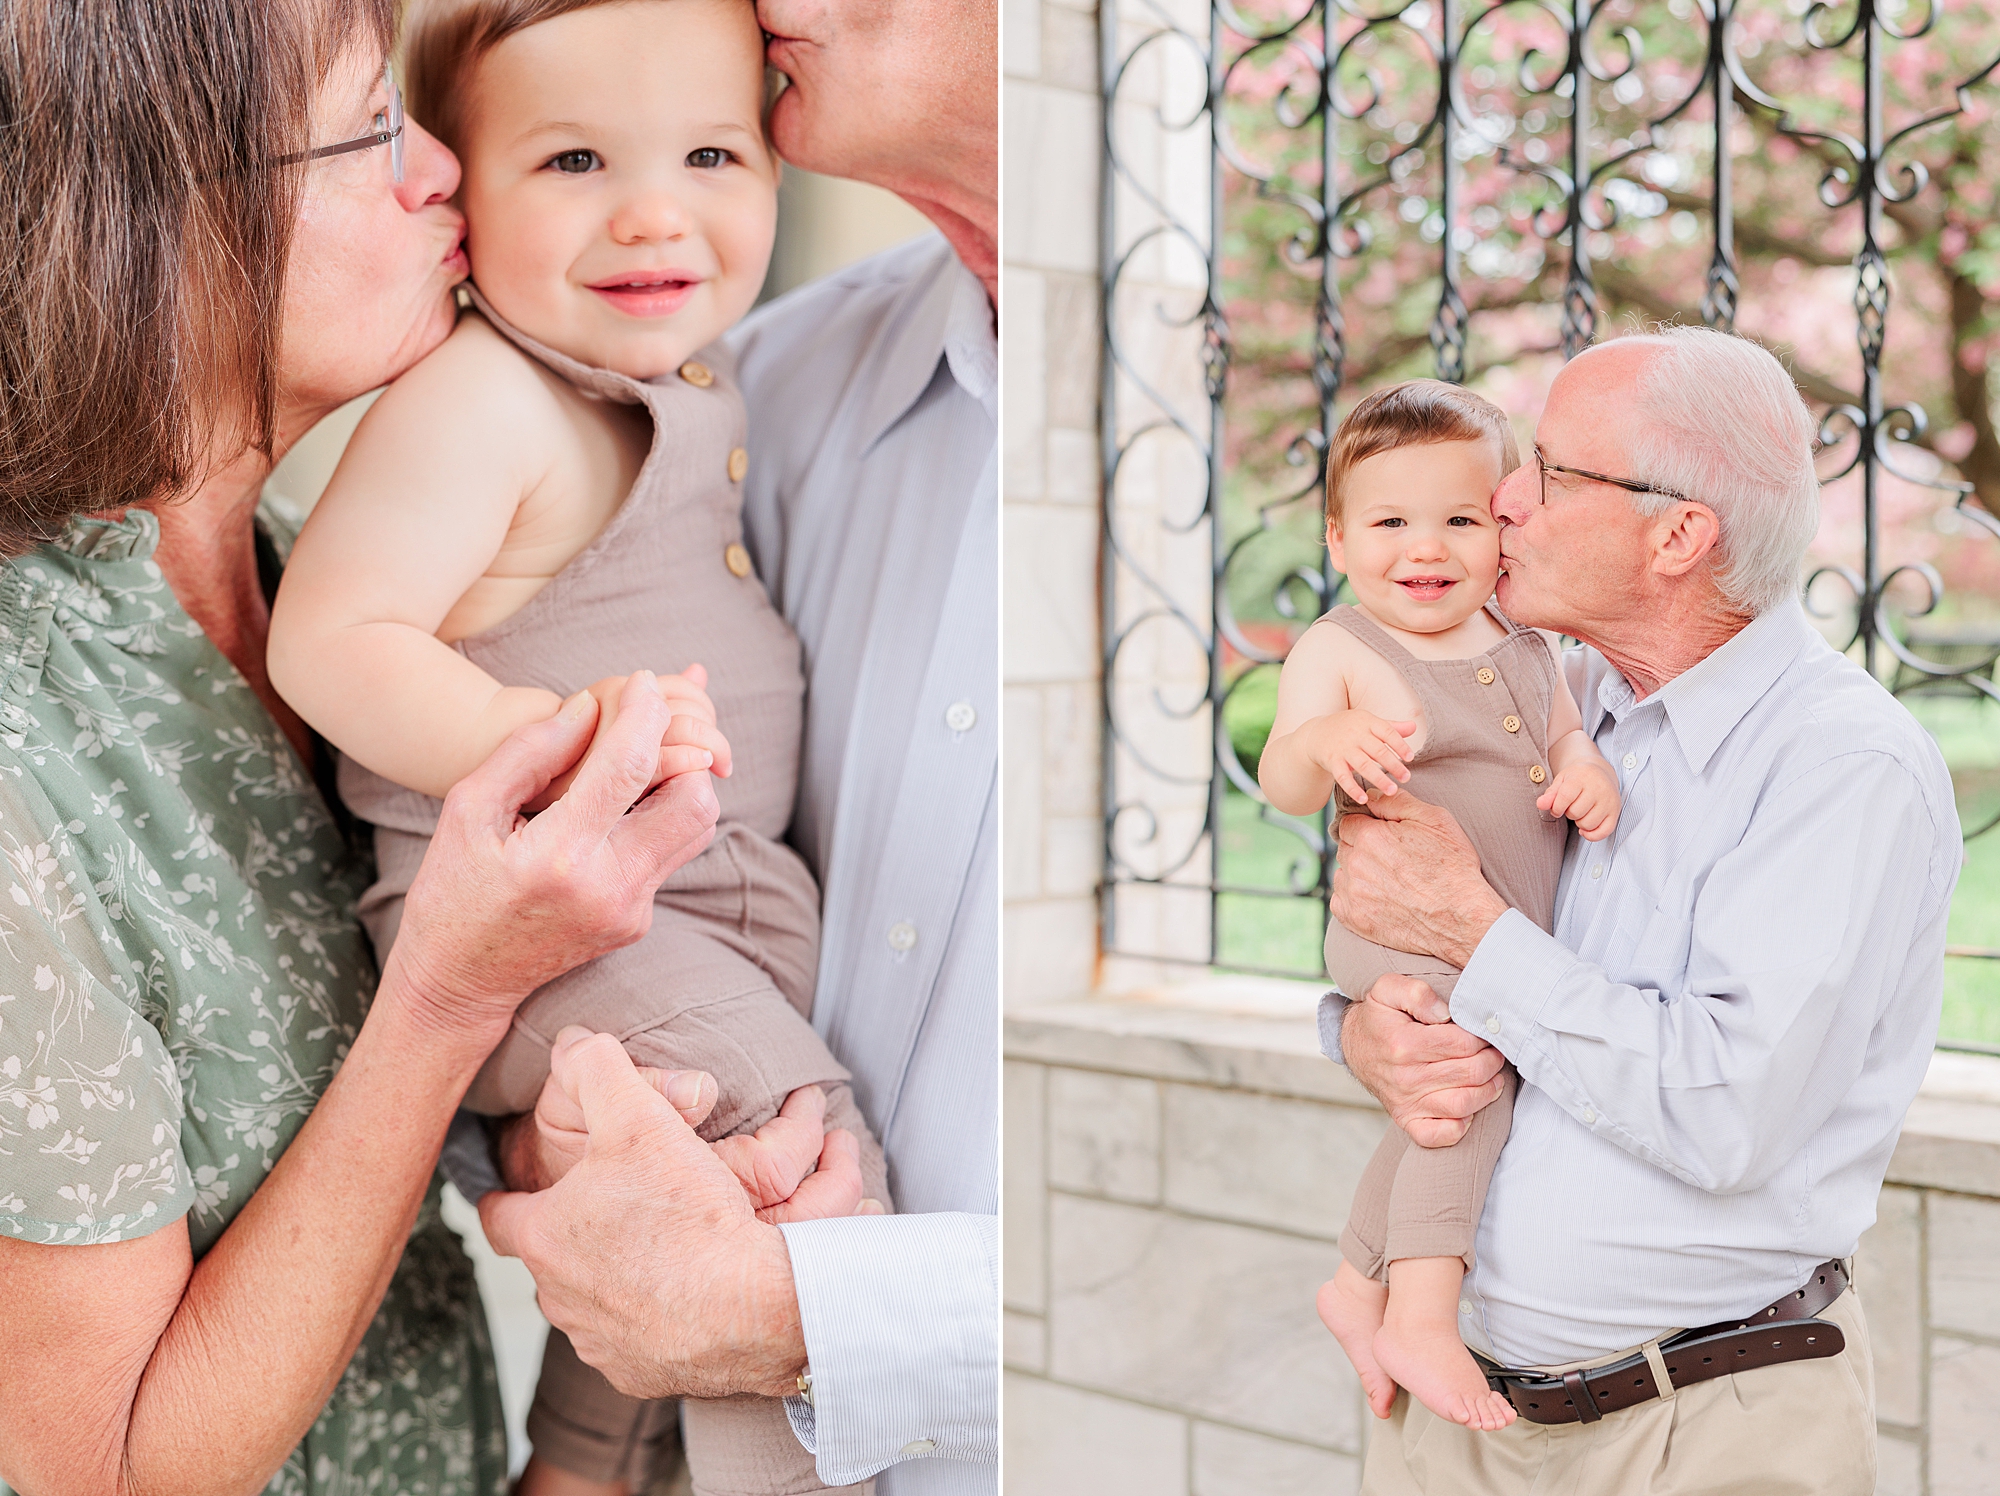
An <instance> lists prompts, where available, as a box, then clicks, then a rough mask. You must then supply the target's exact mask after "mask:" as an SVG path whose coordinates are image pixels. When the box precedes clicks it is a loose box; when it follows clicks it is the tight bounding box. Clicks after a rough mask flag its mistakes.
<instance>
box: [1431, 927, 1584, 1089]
mask: <svg viewBox="0 0 2000 1496" xmlns="http://www.w3.org/2000/svg"><path fill="white" fill-rule="evenodd" d="M1574 965H1576V954H1575V952H1573V951H1571V950H1570V949H1569V947H1567V946H1565V945H1564V944H1562V942H1560V941H1559V940H1557V939H1556V938H1555V937H1554V936H1553V935H1550V934H1548V933H1547V932H1546V931H1544V930H1543V929H1542V927H1541V926H1540V925H1537V924H1536V923H1535V922H1534V921H1533V920H1531V919H1529V918H1528V916H1527V915H1525V914H1523V913H1522V912H1521V911H1520V910H1518V909H1509V910H1508V911H1507V912H1506V913H1505V914H1503V915H1501V916H1500V918H1498V919H1497V920H1495V921H1494V922H1493V925H1492V927H1491V928H1490V929H1488V930H1487V932H1486V935H1485V937H1484V938H1483V939H1482V940H1481V941H1480V942H1479V944H1478V946H1477V947H1476V948H1475V949H1474V950H1473V952H1472V959H1471V960H1470V961H1468V962H1466V963H1465V971H1464V973H1463V974H1462V975H1461V976H1460V977H1459V979H1458V986H1457V988H1456V989H1455V990H1454V991H1453V992H1452V994H1451V1018H1452V1022H1454V1023H1456V1024H1457V1025H1458V1026H1459V1027H1460V1028H1462V1029H1464V1030H1466V1031H1467V1032H1468V1033H1471V1034H1474V1035H1476V1036H1478V1037H1479V1038H1481V1039H1484V1040H1485V1041H1486V1042H1487V1043H1488V1044H1491V1045H1492V1046H1493V1047H1494V1048H1495V1049H1497V1050H1499V1051H1500V1053H1502V1054H1504V1055H1505V1056H1507V1058H1508V1059H1510V1060H1512V1061H1513V1062H1514V1063H1515V1064H1516V1065H1519V1064H1520V1063H1521V1061H1522V1056H1523V1054H1524V1053H1525V1052H1526V1051H1527V1049H1528V1048H1529V1043H1530V1039H1531V1037H1532V1036H1533V1034H1534V1031H1535V1030H1536V1028H1537V1027H1538V1026H1539V1024H1540V1022H1541V1014H1542V1009H1543V1007H1544V1006H1545V1005H1546V1004H1547V1003H1548V1000H1549V994H1550V993H1552V992H1554V991H1555V986H1556V983H1557V982H1559V981H1561V980H1562V978H1563V974H1564V973H1565V972H1567V971H1568V970H1569V969H1570V968H1571V967H1572V966H1574Z"/></svg>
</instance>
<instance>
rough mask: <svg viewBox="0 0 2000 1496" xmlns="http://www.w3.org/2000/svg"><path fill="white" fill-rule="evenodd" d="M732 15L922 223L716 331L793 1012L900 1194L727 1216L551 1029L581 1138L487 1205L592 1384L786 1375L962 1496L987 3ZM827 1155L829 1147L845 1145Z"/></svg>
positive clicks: (991, 610)
mask: <svg viewBox="0 0 2000 1496" xmlns="http://www.w3.org/2000/svg"><path fill="white" fill-rule="evenodd" d="M758 17H759V20H760V21H761V22H762V23H763V26H764V29H765V30H766V32H768V33H769V35H770V42H769V56H770V61H771V64H772V65H773V66H774V67H776V68H777V69H779V70H780V71H781V72H783V73H785V74H786V75H787V76H788V77H789V79H790V80H791V82H790V87H789V88H788V89H787V90H786V91H785V92H784V93H783V94H782V95H781V96H780V98H779V99H778V102H777V104H776V107H775V109H774V111H773V114H772V119H771V132H772V136H773V139H774V142H775V144H776V145H777V148H778V150H779V152H780V153H781V154H782V155H783V156H784V158H785V159H786V160H787V161H789V162H791V163H793V164H794V165H797V166H801V167H804V168H806V169H809V170H814V171H822V172H829V173H834V174H837V175H841V176H847V177H854V178H859V179H861V180H864V181H869V182H873V183H876V184H877V185H880V186H883V187H887V188H889V189H890V190H892V191H894V192H896V193H898V194H899V195H900V196H902V197H903V198H904V199H905V200H907V201H909V202H910V203H912V204H913V205H914V206H916V207H917V208H918V209H919V210H920V211H922V212H923V213H925V214H926V215H927V216H929V217H930V219H931V220H932V221H933V222H934V223H935V224H937V226H938V228H939V229H940V230H941V233H942V237H938V236H931V237H928V238H925V239H921V240H918V241H917V242H915V243H913V244H910V245H906V246H904V247H902V248H900V249H896V250H892V251H890V252H888V253H886V254H883V255H878V256H876V257H875V258H874V259H872V260H869V261H866V262H865V263H863V264H861V265H859V266H856V267H854V268H853V269H851V270H849V271H846V272H843V273H841V274H839V275H836V276H833V277H831V278H829V279H828V280H826V281H822V282H820V283H818V284H817V285H813V286H809V287H806V288H804V289H802V290H800V291H799V292H797V293H795V294H793V295H791V296H788V297H785V298H784V299H782V300H780V301H778V302H776V303H774V304H772V305H771V306H769V307H766V308H764V309H763V310H762V311H760V312H758V313H757V314H755V315H753V316H752V317H751V318H750V319H749V320H748V321H747V322H746V323H745V324H744V325H743V326H742V327H741V328H740V329H739V330H738V331H737V333H735V334H734V335H733V336H732V339H731V342H732V345H733V349H734V351H735V353H736V355H737V359H738V362H739V379H740V381H741V384H742V387H743V391H744V397H745V400H746V403H747V404H748V407H749V411H750V439H749V451H750V454H751V455H750V468H749V475H748V480H747V484H746V502H745V523H746V530H747V539H748V540H749V542H750V545H751V548H752V550H753V552H754V555H755V559H756V563H757V568H758V574H759V575H760V576H761V577H762V578H763V580H764V582H765V584H766V585H767V586H768V587H769V588H770V589H771V592H772V596H773V597H774V599H775V600H776V601H777V603H778V605H779V607H780V608H781V609H782V610H783V612H784V615H785V617H786V619H787V620H788V621H789V622H790V623H791V624H792V626H793V627H794V628H795V629H796V630H797V631H798V633H799V636H800V639H801V641H802V642H803V644H804V648H805V658H806V668H807V672H808V688H807V696H806V735H805V750H804V755H803V769H802V783H801V786H800V794H799V803H798V811H797V817H796V819H795V821H794V824H793V829H792V839H793V841H794V842H795V844H796V845H797V846H798V848H799V850H800V851H801V852H802V853H803V854H804V855H805V857H806V858H807V860H808V861H809V862H810V863H811V864H812V867H813V870H814V872H815V873H816V874H817V875H818V877H819V879H820V883H821V887H822V890H823V897H824V931H825V933H824V937H823V941H822V945H821V948H820V969H819V981H818V992H817V996H816V1000H815V1006H814V1011H813V1022H814V1024H815V1026H816V1027H817V1028H818V1029H819V1031H820V1033H821V1034H822V1035H824V1036H825V1037H826V1039H827V1041H828V1043H829V1045H830V1046H831V1048H832V1049H833V1052H834V1053H835V1054H836V1055H837V1056H839V1057H840V1059H841V1061H842V1063H844V1064H845V1065H846V1066H847V1067H848V1068H849V1069H850V1070H852V1071H853V1073H854V1088H855V1094H856V1097H857V1099H858V1100H859V1101H860V1103H861V1106H862V1108H863V1109H864V1111H865V1112H866V1113H867V1115H868V1117H869V1119H870V1121H871V1122H872V1123H873V1124H874V1127H875V1130H876V1132H877V1133H878V1134H879V1135H880V1137H881V1139H882V1142H883V1145H884V1149H885V1151H886V1153H887V1155H888V1160H889V1169H890V1183H891V1188H892V1189H893V1191H894V1193H895V1197H896V1198H895V1204H896V1207H897V1210H898V1212H899V1213H898V1214H896V1215H893V1216H883V1215H880V1214H872V1215H871V1214H860V1215H841V1216H839V1217H838V1218H833V1219H821V1220H800V1219H796V1218H794V1219H790V1220H788V1221H787V1222H786V1223H785V1224H784V1225H782V1226H773V1225H770V1224H765V1223H763V1222H760V1221H758V1220H755V1219H753V1218H752V1217H751V1215H750V1213H749V1207H748V1204H747V1202H746V1200H745V1198H744V1196H743V1193H742V1191H741V1190H740V1189H739V1188H737V1187H736V1186H735V1185H734V1183H733V1181H732V1180H731V1178H730V1177H729V1176H728V1175H727V1174H726V1172H725V1171H721V1170H720V1169H719V1166H718V1165H717V1162H716V1160H715V1159H714V1157H713V1155H712V1154H711V1153H709V1151H708V1150H707V1149H706V1148H705V1147H702V1146H700V1145H699V1144H698V1143H696V1142H695V1140H694V1134H693V1133H692V1132H690V1131H689V1130H688V1128H687V1126H686V1125H685V1124H684V1123H683V1121H682V1120H681V1117H680V1116H679V1115H677V1114H676V1112H675V1111H674V1110H673V1108H672V1107H670V1106H669V1105H668V1103H667V1100H666V1099H665V1097H663V1096H662V1095H661V1094H660V1092H661V1091H664V1092H665V1095H666V1097H672V1098H673V1099H674V1100H675V1101H677V1102H683V1103H698V1100H699V1090H698V1087H697V1086H696V1084H695V1082H696V1081H697V1079H698V1078H696V1077H692V1076H681V1077H659V1076H655V1077H652V1078H651V1079H653V1080H654V1082H655V1083H656V1085H657V1086H658V1087H659V1090H655V1089H653V1088H651V1087H649V1086H648V1085H647V1084H646V1083H645V1080H643V1079H642V1078H641V1077H640V1076H639V1075H638V1074H637V1073H636V1072H635V1071H634V1070H633V1067H632V1065H631V1063H630V1061H629V1060H627V1059H626V1057H625V1054H624V1051H623V1050H622V1049H620V1048H619V1047H618V1046H617V1045H615V1044H614V1043H612V1042H611V1041H610V1040H609V1039H605V1038H601V1037H600V1038H596V1039H582V1038H579V1037H577V1036H574V1035H572V1036H570V1037H569V1039H568V1041H567V1042H565V1043H563V1044H561V1045H559V1046H558V1050H557V1053H556V1055H555V1062H554V1068H555V1074H554V1077H553V1080H552V1082H551V1091H550V1092H549V1093H545V1095H544V1099H543V1107H542V1109H541V1112H540V1116H541V1119H542V1122H543V1124H544V1130H545V1132H559V1131H561V1130H562V1128H563V1126H564V1124H565V1123H567V1125H568V1126H569V1127H570V1128H571V1129H574V1130H576V1131H573V1132H572V1135H571V1138H570V1139H569V1142H568V1145H567V1146H568V1149H569V1151H570V1153H572V1154H580V1155H581V1157H580V1161H578V1162H576V1163H575V1165H574V1168H573V1169H572V1170H571V1171H570V1172H569V1173H568V1175H567V1176H566V1177H565V1178H564V1179H563V1181H562V1182H561V1183H559V1184H557V1185H556V1186H555V1187H554V1188H552V1189H549V1190H547V1191H545V1192H543V1193H540V1194H535V1195H519V1194H516V1195H507V1194H498V1193H496V1194H489V1195H488V1196H486V1198H485V1199H484V1200H483V1201H482V1202H481V1212H482V1215H483V1217H484V1220H485V1223H486V1228H487V1231H488V1234H489V1235H490V1236H491V1237H492V1239H493V1241H494V1244H495V1246H496V1247H497V1248H498V1249H499V1250H501V1251H503V1252H509V1253H516V1254H518V1255H520V1256H522V1257H523V1258H524V1259H525V1260H526V1261H527V1264H528V1266H529V1267H530V1269H532V1270H533V1272H534V1275H535V1279H536V1283H537V1286H538V1289H539V1292H540V1298H541V1302H542V1305H543V1307H544V1309H545V1310H546V1312H547V1313H548V1315H549V1318H550V1320H551V1321H552V1322H553V1323H555V1324H556V1325H558V1326H560V1327H561V1328H562V1329H564V1330H565V1331H567V1332H568V1334H569V1336H570V1339H571V1341H572V1343H573V1344H574V1346H575V1348H576V1350H577V1353H578V1354H579V1355H581V1356H582V1357H583V1358H584V1359H585V1360H587V1361H589V1362H591V1363H592V1364H593V1365H596V1366H598V1367H599V1368H600V1369H602V1370H603V1371H605V1372H606V1374H607V1375H609V1376H610V1378H611V1380H612V1381H613V1382H614V1383H615V1384H617V1385H618V1386H619V1387H620V1388H621V1389H622V1390H624V1391H626V1392H629V1393H633V1394H635V1395H639V1396H644V1397H665V1396H673V1395H681V1394H693V1395H697V1396H708V1397H714V1396H720V1395H725V1394H729V1393H736V1392H753V1393H762V1394H765V1395H769V1396H781V1395H787V1394H789V1397H788V1401H787V1408H788V1411H789V1412H790V1414H791V1419H792V1425H793V1429H794V1431H795V1432H796V1433H797V1435H798V1437H799V1439H800V1441H801V1442H802V1443H803V1444H804V1445H805V1446H806V1448H808V1449H810V1450H812V1451H814V1453H815V1454H816V1456H817V1465H818V1470H819V1474H820V1477H821V1479H823V1480H824V1481H826V1482H827V1483H828V1484H829V1485H846V1484H849V1483H852V1482H858V1481H862V1480H865V1479H867V1478H869V1477H871V1476H875V1475H877V1473H878V1472H880V1480H879V1482H878V1486H877V1489H878V1492H879V1493H880V1496H928V1493H940V1496H942V1493H985V1492H991V1491H993V1490H994V1489H995V1487H996V1484H997V1480H996V1463H995V1462H996V1460H997V1449H998V1419H999V1410H998V1398H999V1342H998V1328H999V1279H998V1233H997V1230H996V1212H997V1206H998V1068H999V1066H998V1029H997V1019H996V1015H997V1012H998V1000H999V998H998V994H999V983H998V964H999V941H998V916H999V885H998V857H997V852H996V848H997V836H998V826H997V819H996V816H997V803H996V802H997V783H998V779H997V770H998V741H999V739H998V728H999V722H998V716H999V689H998V667H999V658H998V656H999V647H998V640H999V622H998V607H999V605H998V591H997V580H998V579H997V571H998V556H999V548H998V542H997V523H998V469H997V430H998V428H997V410H996V400H997V374H998V370H997V349H996V345H995V338H994V322H993V304H992V298H993V295H994V284H995V280H996V278H997V273H998V272H997V265H998V254H997V244H996V235H997V218H998V214H997V207H998V202H997V191H996V177H997V161H998V146H997V124H998V82H997V75H998V65H997V49H998V38H997V13H996V8H995V7H994V5H993V4H992V3H991V0H760V4H759V6H758ZM711 1089H712V1088H711ZM683 1090H685V1092H686V1094H685V1095H682V1091H683ZM690 1109H691V1110H692V1109H695V1108H693V1107H691V1108H690ZM565 1112H566V1113H567V1115H565ZM577 1132H580V1133H581V1134H583V1135H582V1136H578V1135H577ZM551 1141H552V1146H553V1147H554V1150H555V1151H556V1152H558V1153H560V1152H562V1151H563V1147H564V1145H563V1143H562V1141H561V1140H560V1139H554V1140H551ZM815 1146H816V1145H815ZM811 1151H812V1150H810V1149H809V1150H808V1157H809V1156H810V1152H811ZM849 1153H850V1155H851V1149H850V1150H849ZM827 1161H828V1162H830V1163H833V1164H835V1165H837V1166H839V1167H837V1168H836V1169H834V1170H830V1171H827V1172H830V1173H840V1174H842V1175H843V1176H844V1177H845V1178H846V1179H849V1180H851V1179H853V1178H854V1177H855V1173H854V1167H853V1164H852V1162H851V1157H850V1158H849V1159H847V1160H842V1159H841V1158H840V1157H839V1156H838V1155H837V1153H836V1150H834V1149H832V1148H829V1151H828V1159H827ZM812 1185H813V1181H811V1180H809V1181H808V1188H807V1189H805V1190H802V1191H801V1193H800V1195H799V1196H797V1197H795V1199H794V1202H793V1203H794V1206H795V1207H798V1206H800V1205H801V1204H802V1203H803V1202H805V1201H806V1200H807V1199H808V1197H809V1196H810V1195H811V1193H812V1190H811V1186H812ZM853 1193H854V1194H858V1190H854V1191H853ZM826 1194H827V1195H828V1197H829V1198H831V1197H833V1196H837V1195H838V1194H839V1190H838V1188H834V1189H831V1190H829V1191H827V1192H826ZM844 1203H845V1206H847V1207H851V1206H852V1204H853V1199H852V1196H851V1195H850V1197H849V1198H848V1199H847V1200H846V1201H845V1202H844ZM816 1208H818V1207H817V1205H815V1206H813V1207H811V1208H807V1209H805V1210H803V1211H800V1210H797V1209H795V1210H794V1211H793V1212H792V1214H793V1216H794V1217H796V1216H797V1215H799V1214H801V1213H804V1214H810V1213H812V1209H816Z"/></svg>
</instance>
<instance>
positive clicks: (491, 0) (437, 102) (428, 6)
mask: <svg viewBox="0 0 2000 1496" xmlns="http://www.w3.org/2000/svg"><path fill="white" fill-rule="evenodd" d="M614 3H617V0H417V3H416V4H414V5H412V6H411V9H410V17H409V26H408V28H407V29H406V31H405V33H404V37H403V75H404V94H405V96H406V97H405V100H404V102H405V104H406V105H407V107H408V109H409V111H410V116H411V118H413V119H415V120H416V121H418V122H419V123H420V124H422V125H423V127H424V128H425V129H426V130H428V131H430V132H431V134H433V135H435V136H437V138H438V139H439V140H442V141H443V142H444V143H445V144H446V145H447V146H449V147H450V148H451V149H452V150H453V151H455V152H462V151H463V150H464V147H465V102H466V87H465V85H466V82H467V80H468V79H469V78H470V77H471V76H472V70H473V67H474V66H475V65H476V64H477V63H478V61H479V59H480V58H482V57H484V56H485V55H486V54H487V53H488V52H491V51H492V50H493V49H494V48H495V47H497V46H499V45H500V43H502V42H503V41H505V40H506V39H507V38H508V37H510V36H512V35H513V34H514V33H515V32H517V31H526V30H527V29H528V28H529V27H530V26H537V25H540V24H541V23H542V22H543V21H553V20H554V19H555V18H556V17H557V16H566V15H568V14H569V13H570V12H571V11H576V10H590V9H592V8H593V7H595V6H599V5H610V4H614Z"/></svg>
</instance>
